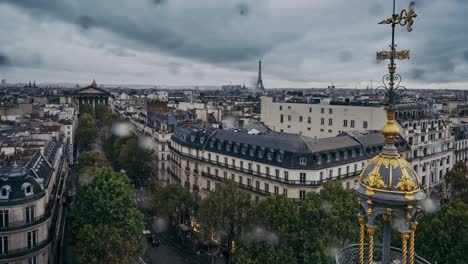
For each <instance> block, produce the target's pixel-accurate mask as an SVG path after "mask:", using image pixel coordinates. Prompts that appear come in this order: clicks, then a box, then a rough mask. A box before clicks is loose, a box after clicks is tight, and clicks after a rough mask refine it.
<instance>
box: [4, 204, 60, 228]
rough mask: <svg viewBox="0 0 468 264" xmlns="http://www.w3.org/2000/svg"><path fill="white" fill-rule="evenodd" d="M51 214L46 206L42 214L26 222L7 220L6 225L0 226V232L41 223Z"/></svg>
mask: <svg viewBox="0 0 468 264" xmlns="http://www.w3.org/2000/svg"><path fill="white" fill-rule="evenodd" d="M51 215H52V214H51V208H50V207H48V208H46V212H45V213H44V214H43V215H40V216H36V217H35V218H34V220H33V221H29V222H26V221H17V222H9V223H8V226H2V227H0V232H6V231H14V230H19V229H23V228H28V227H32V226H35V225H38V224H41V223H43V222H45V221H47V219H49V218H50V216H51Z"/></svg>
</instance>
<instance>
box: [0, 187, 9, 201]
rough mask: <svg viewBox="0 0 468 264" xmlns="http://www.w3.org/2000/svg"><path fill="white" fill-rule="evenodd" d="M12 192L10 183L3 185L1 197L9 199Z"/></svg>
mask: <svg viewBox="0 0 468 264" xmlns="http://www.w3.org/2000/svg"><path fill="white" fill-rule="evenodd" d="M10 192H11V187H10V185H5V186H3V187H2V192H1V196H0V199H8V197H9V196H10Z"/></svg>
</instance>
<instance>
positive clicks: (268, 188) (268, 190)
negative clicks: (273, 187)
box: [265, 183, 270, 193]
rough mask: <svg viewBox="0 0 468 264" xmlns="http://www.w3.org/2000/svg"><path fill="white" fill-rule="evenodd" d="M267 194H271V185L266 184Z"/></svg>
mask: <svg viewBox="0 0 468 264" xmlns="http://www.w3.org/2000/svg"><path fill="white" fill-rule="evenodd" d="M265 192H267V193H269V192H270V185H269V184H268V183H265Z"/></svg>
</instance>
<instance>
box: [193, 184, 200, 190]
mask: <svg viewBox="0 0 468 264" xmlns="http://www.w3.org/2000/svg"><path fill="white" fill-rule="evenodd" d="M192 189H193V191H194V192H199V191H200V186H198V185H195V184H194V185H192Z"/></svg>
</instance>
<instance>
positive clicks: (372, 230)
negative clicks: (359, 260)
mask: <svg viewBox="0 0 468 264" xmlns="http://www.w3.org/2000/svg"><path fill="white" fill-rule="evenodd" d="M367 234H368V235H369V260H368V261H367V263H368V264H372V263H373V261H374V234H375V226H371V225H367Z"/></svg>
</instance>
